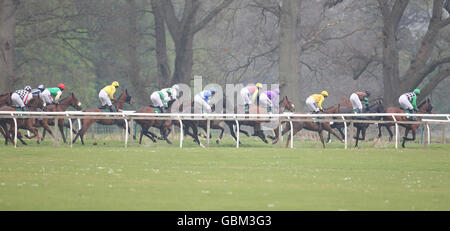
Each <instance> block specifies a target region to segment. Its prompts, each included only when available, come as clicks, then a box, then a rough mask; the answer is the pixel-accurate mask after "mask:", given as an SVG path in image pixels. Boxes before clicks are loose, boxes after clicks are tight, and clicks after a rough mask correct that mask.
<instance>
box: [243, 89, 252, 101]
mask: <svg viewBox="0 0 450 231" xmlns="http://www.w3.org/2000/svg"><path fill="white" fill-rule="evenodd" d="M241 97H242V99H243V103H244V105H246V104H248V105H250V104H252V93H251V92H250V91H249V90H248V88H246V87H244V88H242V90H241Z"/></svg>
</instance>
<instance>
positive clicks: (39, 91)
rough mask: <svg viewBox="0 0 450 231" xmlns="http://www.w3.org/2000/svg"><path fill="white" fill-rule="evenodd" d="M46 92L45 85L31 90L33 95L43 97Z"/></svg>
mask: <svg viewBox="0 0 450 231" xmlns="http://www.w3.org/2000/svg"><path fill="white" fill-rule="evenodd" d="M44 90H45V87H44V85H42V84H41V85H39V86H38V87H37V88H36V89H33V90H31V94H33V95H39V96H41V95H42V92H44Z"/></svg>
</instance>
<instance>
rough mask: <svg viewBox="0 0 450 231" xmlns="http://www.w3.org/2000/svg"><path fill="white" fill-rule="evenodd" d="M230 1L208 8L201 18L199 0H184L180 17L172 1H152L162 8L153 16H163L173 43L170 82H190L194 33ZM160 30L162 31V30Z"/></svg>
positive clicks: (162, 59)
mask: <svg viewBox="0 0 450 231" xmlns="http://www.w3.org/2000/svg"><path fill="white" fill-rule="evenodd" d="M232 2H233V0H223V1H222V2H221V3H220V4H219V5H217V6H215V7H214V8H213V9H211V10H209V11H208V12H207V13H206V14H205V15H204V16H203V17H202V18H199V19H198V18H197V15H198V11H199V9H200V8H201V6H202V4H204V3H201V1H199V0H186V1H184V6H183V11H182V15H181V17H178V16H177V13H176V11H175V7H174V5H173V3H172V1H162V2H160V3H159V4H155V1H152V3H153V4H152V6H153V7H157V8H154V9H159V7H160V9H162V11H163V13H161V14H158V13H157V14H155V17H158V16H159V17H164V21H165V23H166V25H167V28H168V30H169V32H170V35H171V37H172V39H173V41H174V44H175V65H174V71H173V75H172V77H171V78H170V84H175V83H185V84H188V85H189V84H190V80H191V77H192V76H191V75H192V65H193V55H194V53H193V42H194V36H195V34H196V33H197V32H198V31H200V30H201V29H203V28H204V27H205V26H206V24H208V23H209V22H210V21H211V20H212V19H213V18H214V17H215V16H216V15H217V14H219V13H220V12H221V11H222V10H223V9H224V8H226V7H227V6H228V5H230V4H231V3H232ZM158 20H159V19H158ZM155 21H157V20H155ZM158 22H160V21H158ZM160 32H161V33H162V32H163V31H160ZM156 39H157V40H158V39H162V36H161V35H160V36H156ZM164 39H165V38H164ZM157 44H158V41H157ZM157 55H163V56H164V54H161V53H157ZM164 59H165V58H164V57H160V58H158V60H159V61H161V63H163V64H164V63H165V61H164ZM159 65H160V63H158V66H159ZM160 68H162V67H160ZM164 68H165V66H164ZM162 70H164V69H162ZM162 70H159V74H163V72H161V71H162ZM167 74H169V73H167Z"/></svg>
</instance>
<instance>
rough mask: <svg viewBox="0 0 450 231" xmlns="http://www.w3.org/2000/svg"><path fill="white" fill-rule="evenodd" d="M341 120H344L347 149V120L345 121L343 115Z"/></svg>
mask: <svg viewBox="0 0 450 231" xmlns="http://www.w3.org/2000/svg"><path fill="white" fill-rule="evenodd" d="M342 120H343V121H344V136H345V137H344V139H345V149H347V122H345V117H344V116H342Z"/></svg>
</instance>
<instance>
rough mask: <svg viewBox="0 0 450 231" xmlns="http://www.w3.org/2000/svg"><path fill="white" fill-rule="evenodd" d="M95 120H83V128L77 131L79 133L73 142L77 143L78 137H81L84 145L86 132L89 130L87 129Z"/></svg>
mask: <svg viewBox="0 0 450 231" xmlns="http://www.w3.org/2000/svg"><path fill="white" fill-rule="evenodd" d="M94 122H95V120H86V119H84V120H81V124H82V125H81V129H80V130H79V131H78V132H77V135H76V136H75V138H74V139H73V141H72V143H75V141H77V138H78V137H80V140H81V144H83V145H84V139H83V138H84V134H85V133H86V132H87V130H88V129H89V127H90V126H91V125H92V124H93V123H94Z"/></svg>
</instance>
